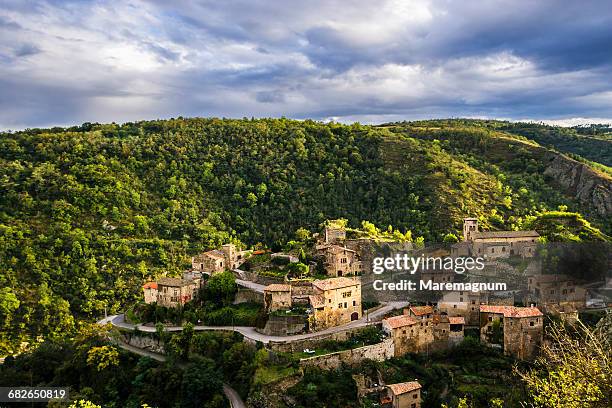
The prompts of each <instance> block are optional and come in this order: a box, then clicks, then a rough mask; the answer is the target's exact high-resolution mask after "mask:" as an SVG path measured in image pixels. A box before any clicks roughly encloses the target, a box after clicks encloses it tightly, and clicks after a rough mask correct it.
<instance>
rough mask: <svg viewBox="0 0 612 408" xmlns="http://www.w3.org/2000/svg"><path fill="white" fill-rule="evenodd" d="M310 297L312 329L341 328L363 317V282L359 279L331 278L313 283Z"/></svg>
mask: <svg viewBox="0 0 612 408" xmlns="http://www.w3.org/2000/svg"><path fill="white" fill-rule="evenodd" d="M312 287H313V290H314V294H313V295H310V296H309V303H310V307H311V310H312V314H311V328H312V329H314V330H321V329H325V328H328V327H332V326H339V325H342V324H346V323H349V322H351V321H354V320H359V319H360V318H361V316H362V309H361V281H360V280H359V279H357V278H346V277H341V278H330V279H324V280H318V281H314V282H313V283H312Z"/></svg>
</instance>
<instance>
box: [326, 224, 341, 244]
mask: <svg viewBox="0 0 612 408" xmlns="http://www.w3.org/2000/svg"><path fill="white" fill-rule="evenodd" d="M345 239H346V229H345V228H338V227H325V243H326V244H334V243H336V242H339V241H344V240H345Z"/></svg>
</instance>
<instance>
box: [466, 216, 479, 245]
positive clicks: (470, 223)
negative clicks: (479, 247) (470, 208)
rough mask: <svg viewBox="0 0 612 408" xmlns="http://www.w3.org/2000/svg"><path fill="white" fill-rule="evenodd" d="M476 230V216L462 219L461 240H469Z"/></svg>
mask: <svg viewBox="0 0 612 408" xmlns="http://www.w3.org/2000/svg"><path fill="white" fill-rule="evenodd" d="M475 232H478V218H464V219H463V240H464V241H471V240H472V234H473V233H475Z"/></svg>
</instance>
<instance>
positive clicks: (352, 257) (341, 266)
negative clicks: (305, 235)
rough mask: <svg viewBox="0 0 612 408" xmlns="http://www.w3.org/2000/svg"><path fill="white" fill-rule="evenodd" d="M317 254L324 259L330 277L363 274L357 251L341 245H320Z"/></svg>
mask: <svg viewBox="0 0 612 408" xmlns="http://www.w3.org/2000/svg"><path fill="white" fill-rule="evenodd" d="M317 253H318V254H319V256H321V257H322V258H323V266H324V268H325V272H326V274H327V275H328V276H334V277H339V276H354V275H359V274H361V272H362V270H363V267H362V263H361V260H360V259H359V255H358V254H357V252H356V251H353V250H352V249H348V248H346V247H343V246H340V245H329V244H325V245H320V246H318V247H317Z"/></svg>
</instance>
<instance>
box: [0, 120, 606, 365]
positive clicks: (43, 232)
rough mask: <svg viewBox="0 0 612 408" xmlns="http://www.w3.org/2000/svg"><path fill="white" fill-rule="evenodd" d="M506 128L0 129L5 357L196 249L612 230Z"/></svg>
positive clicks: (113, 300)
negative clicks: (399, 235) (318, 239)
mask: <svg viewBox="0 0 612 408" xmlns="http://www.w3.org/2000/svg"><path fill="white" fill-rule="evenodd" d="M503 126H507V124H505V122H492V123H488V122H473V121H431V122H413V123H403V124H388V125H384V126H379V127H372V126H364V125H359V124H353V125H341V124H337V123H319V122H314V121H294V120H288V119H259V120H248V119H244V120H228V119H198V118H195V119H183V118H178V119H172V120H158V121H143V122H137V123H126V124H122V125H119V124H114V123H113V124H89V123H86V124H83V125H81V126H75V127H71V128H53V129H29V130H25V131H20V132H5V133H2V134H0V189H1V191H2V194H1V195H0V326H1V329H0V355H4V354H11V353H15V352H18V351H19V350H20V348H21V349H25V348H27V347H28V346H29V344H32V342H35V341H38V340H43V339H51V340H54V341H59V340H60V339H61V338H62V337H64V336H66V335H71V334H72V333H74V332H75V331H76V330H77V329H78V326H79V324H80V323H79V322H80V321H81V320H89V321H91V320H92V319H94V318H96V317H99V316H101V315H103V313H104V311H107V312H108V313H115V312H118V311H120V310H123V309H124V308H125V306H126V305H128V304H130V303H131V302H133V300H134V299H136V298H137V297H138V296H140V287H141V284H142V283H143V282H144V281H145V280H147V279H149V278H151V277H154V276H157V275H160V274H162V273H167V274H170V275H172V274H176V273H179V272H180V271H181V270H183V269H184V268H185V267H186V265H187V262H188V261H189V257H190V256H191V255H193V254H195V253H197V252H198V251H201V250H203V249H208V248H211V247H215V246H217V245H219V244H221V243H223V242H227V241H232V242H235V243H238V244H241V243H242V244H245V245H254V244H257V243H260V242H261V243H262V244H264V245H267V246H271V247H272V248H279V247H280V246H281V245H283V244H284V243H285V242H286V241H287V240H289V239H292V238H293V237H294V233H295V231H296V230H297V229H298V228H300V227H305V228H307V229H310V230H311V231H314V230H315V229H317V228H318V226H319V225H320V224H321V223H322V222H323V221H325V220H326V219H335V218H346V219H347V220H348V222H349V225H352V226H358V225H360V224H361V222H362V221H363V220H368V221H370V222H372V223H374V224H375V225H376V226H378V227H380V228H381V229H382V230H386V229H387V226H389V225H392V226H393V227H394V228H395V230H398V231H401V232H403V233H407V232H408V231H410V232H411V234H409V235H410V236H412V237H415V238H416V237H423V238H424V239H425V240H429V241H441V240H442V239H443V237H444V236H445V235H446V234H448V233H455V234H458V233H459V231H460V228H461V222H462V218H463V217H465V216H476V217H479V219H480V221H481V225H482V226H483V228H485V229H503V228H507V229H518V228H524V227H528V226H529V225H531V224H533V223H534V222H536V221H537V220H538V217H541V216H542V214H545V213H548V212H549V211H557V210H560V211H559V213H564V214H570V215H571V217H574V216H575V217H579V218H577V219H578V220H579V225H580V226H581V227H580V228H581V230H580V231H578V232H576V231H574V232H569V233H567V234H564V235H563V236H571V238H572V239H583V240H585V239H586V240H588V239H591V238H593V239H608V238H607V236H606V235H604V234H609V233H610V228H611V226H612V223H611V222H610V214H606V213H605V211H604V212H603V213H602V212H601V211H598V208H595V207H594V206H591V205H590V203H588V202H586V203H585V202H584V201H581V200H579V199H577V198H576V197H575V196H574V195H573V194H571V193H568V192H566V191H565V190H564V189H563V188H560V187H559V186H558V185H557V184H556V180H555V178H554V177H547V176H545V175H543V171H544V170H545V168H546V166H547V162H546V161H544V160H543V157H544V156H543V155H544V154H552V153H553V152H552V150H550V149H548V148H545V147H542V146H540V145H539V144H538V143H536V142H534V141H532V140H530V139H527V137H525V136H522V135H518V134H515V133H517V132H515V131H514V130H512V132H511V133H509V132H510V130H511V129H510V130H508V132H506V131H504V129H503ZM598 137H599V138H600V140H601V141H602V143H604V145H603V146H604V147H602V148H599V151H604V152H605V151H606V150H605V149H609V144H610V141H609V139H606V138H605V137H604V136H598ZM556 148H557V149H558V150H562V148H561V146H557V147H556ZM555 154H557V153H555ZM585 156H586V157H588V159H589V160H586V159H585V161H592V160H595V159H597V155H596V152H595V151H594V152H591V153H589V154H586V153H585ZM601 162H602V163H600V164H599V165H600V166H602V168H606V167H605V164H606V162H605V160H601ZM596 177H601V178H602V179H603V180H604V181H605V182H606V180H608V181H607V182H609V176H608V175H607V174H606V173H605V171H604V172H598V175H597V176H596ZM604 210H605V208H604ZM574 213H580V214H582V216H584V217H582V216H580V215H577V214H576V215H572V214H574ZM548 221H550V220H548ZM597 229H599V230H601V231H602V232H599V230H597Z"/></svg>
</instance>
